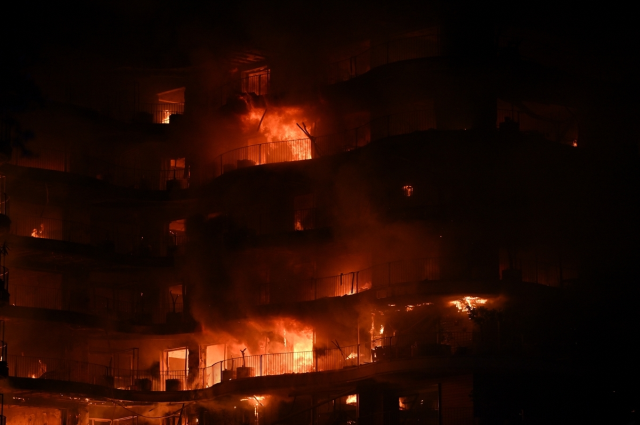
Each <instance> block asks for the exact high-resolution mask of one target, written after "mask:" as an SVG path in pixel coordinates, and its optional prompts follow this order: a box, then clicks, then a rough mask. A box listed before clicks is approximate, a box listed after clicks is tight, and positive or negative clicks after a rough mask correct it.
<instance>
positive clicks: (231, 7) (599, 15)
mask: <svg viewBox="0 0 640 425" xmlns="http://www.w3.org/2000/svg"><path fill="white" fill-rule="evenodd" d="M346 3H348V4H345V2H340V1H327V2H321V3H319V2H317V3H304V2H262V1H255V0H254V1H251V0H243V1H228V2H210V3H203V2H175V1H164V0H163V1H151V0H140V1H92V2H33V1H26V2H14V4H13V5H11V6H9V7H7V8H4V10H3V15H4V17H5V19H4V24H3V32H5V33H6V34H5V35H4V36H2V44H3V45H4V46H3V50H7V51H9V52H11V51H13V52H14V53H15V52H16V50H17V51H18V52H20V53H21V54H25V53H27V54H29V55H36V56H38V57H47V56H49V55H50V54H57V52H59V51H61V50H62V51H67V52H73V54H75V55H78V56H80V55H88V54H95V55H97V56H99V57H101V58H102V59H106V60H107V61H109V62H111V61H112V62H114V63H115V64H117V65H120V66H127V65H130V66H140V65H144V66H150V67H156V66H157V67H164V66H169V67H176V66H184V65H188V64H189V63H190V62H192V57H191V54H192V53H193V52H194V51H197V50H198V49H207V50H209V51H212V52H214V53H216V52H220V53H224V52H225V51H227V50H228V49H233V48H235V47H237V46H252V45H253V46H256V47H259V48H264V47H266V48H267V49H268V48H269V45H268V44H269V43H270V42H272V43H273V42H274V41H275V40H286V39H288V38H291V37H293V38H296V39H297V40H299V44H300V45H303V44H308V45H310V46H311V45H313V44H315V43H317V42H318V40H332V39H340V40H345V39H349V38H353V39H357V38H361V37H366V36H368V35H370V34H371V33H372V32H385V31H389V32H392V31H393V29H394V28H395V27H396V26H398V25H406V24H410V25H411V24H412V25H415V26H420V25H422V26H428V25H429V24H431V23H432V22H434V21H435V22H443V21H444V22H452V21H462V20H469V21H474V22H475V24H477V25H482V26H484V25H490V26H493V27H494V28H496V29H498V30H502V31H505V30H509V29H510V28H515V29H517V31H518V32H520V33H521V34H523V37H524V38H527V37H528V34H532V33H537V34H539V33H540V32H542V33H543V34H545V36H544V37H542V38H540V39H539V40H538V41H537V43H538V45H539V47H538V48H539V49H541V50H544V51H545V52H546V53H547V54H549V55H550V57H551V58H552V59H553V60H555V61H557V62H558V63H559V65H560V66H563V67H566V68H570V69H571V70H572V71H574V72H584V73H586V74H587V75H590V76H597V77H601V78H602V77H604V78H606V79H614V80H617V81H621V80H624V81H625V82H626V83H631V82H632V81H635V75H636V74H637V72H636V71H637V66H635V60H634V56H635V54H634V53H635V52H636V50H637V49H636V47H637V43H636V40H635V38H636V36H637V34H636V32H637V31H636V25H635V23H634V22H633V16H634V15H633V14H632V13H630V10H625V8H624V7H622V6H619V5H618V6H615V5H612V4H607V7H606V8H604V7H602V5H601V4H597V3H593V4H591V5H590V4H587V3H583V4H581V5H580V8H578V7H576V6H575V5H568V4H562V2H555V3H551V2H549V3H547V4H545V3H541V2H535V4H534V3H530V4H524V3H523V4H521V2H503V3H500V2H489V3H484V4H482V5H475V6H473V7H472V8H469V5H465V6H458V5H456V4H455V3H452V2H426V3H423V4H422V5H420V6H416V5H415V2H408V1H402V2H385V3H384V4H383V3H382V2H378V3H376V2H373V3H372V2H363V1H362V2H346ZM7 22H8V23H7ZM425 24H426V25H425ZM266 35H268V36H266ZM276 42H277V41H276ZM4 56H5V57H7V56H6V55H4Z"/></svg>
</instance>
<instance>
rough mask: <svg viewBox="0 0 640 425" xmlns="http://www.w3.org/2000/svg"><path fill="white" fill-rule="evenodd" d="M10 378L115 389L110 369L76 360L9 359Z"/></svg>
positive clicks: (14, 357)
mask: <svg viewBox="0 0 640 425" xmlns="http://www.w3.org/2000/svg"><path fill="white" fill-rule="evenodd" d="M8 366H9V376H14V377H19V378H33V379H53V380H57V381H70V382H80V383H85V384H94V385H102V386H107V387H113V377H112V376H111V371H110V369H109V367H107V366H102V365H97V364H92V363H86V362H78V361H74V360H62V359H52V358H45V357H24V356H15V355H14V356H9V357H8Z"/></svg>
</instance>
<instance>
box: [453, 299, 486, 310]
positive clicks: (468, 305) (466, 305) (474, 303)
mask: <svg viewBox="0 0 640 425" xmlns="http://www.w3.org/2000/svg"><path fill="white" fill-rule="evenodd" d="M487 301H488V300H487V299H485V298H479V297H464V298H461V299H459V300H454V301H450V302H449V304H451V305H453V306H455V307H456V308H457V309H458V311H469V310H473V309H474V308H477V307H478V306H481V305H484V304H486V303H487Z"/></svg>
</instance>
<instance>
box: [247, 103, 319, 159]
mask: <svg viewBox="0 0 640 425" xmlns="http://www.w3.org/2000/svg"><path fill="white" fill-rule="evenodd" d="M248 109H249V112H248V113H247V114H245V115H243V116H242V122H243V124H244V126H245V129H246V131H247V132H248V135H249V145H250V146H252V145H255V144H260V143H273V142H286V147H287V148H288V149H289V150H290V151H291V153H290V157H291V160H292V161H302V160H305V159H311V141H310V140H308V138H307V136H306V135H305V134H304V133H303V132H302V131H301V130H300V128H299V127H298V124H300V125H302V123H311V122H312V121H311V120H310V119H309V117H308V115H307V114H306V113H305V112H304V110H303V109H302V108H300V107H294V106H288V107H284V106H283V107H275V106H268V107H267V108H266V109H263V108H256V107H254V106H253V105H250V104H249V105H248ZM308 129H309V131H310V132H311V134H313V133H314V131H315V125H310V126H309V127H308ZM301 139H307V142H306V143H304V142H303V143H300V140H301ZM296 141H297V142H296ZM283 146H284V145H283ZM278 148H280V149H282V147H281V146H271V147H270V149H271V150H275V149H278Z"/></svg>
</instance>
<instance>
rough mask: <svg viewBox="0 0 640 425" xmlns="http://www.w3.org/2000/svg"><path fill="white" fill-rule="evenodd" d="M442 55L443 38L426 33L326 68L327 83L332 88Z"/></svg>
mask: <svg viewBox="0 0 640 425" xmlns="http://www.w3.org/2000/svg"><path fill="white" fill-rule="evenodd" d="M440 54H441V53H440V34H439V33H438V31H437V30H433V31H431V33H430V34H426V33H424V34H420V35H415V36H409V37H403V38H398V39H395V40H390V41H387V42H385V43H381V44H377V45H375V46H373V47H371V48H369V49H367V50H365V51H363V52H361V53H359V54H357V55H354V56H351V57H350V58H348V59H344V60H341V61H338V62H334V63H332V64H330V65H329V66H328V67H327V70H326V80H327V83H329V84H335V83H339V82H342V81H347V80H350V79H352V78H356V77H358V76H360V75H363V74H365V73H367V72H369V71H370V70H372V69H374V68H377V67H380V66H383V65H387V64H390V63H394V62H400V61H405V60H412V59H421V58H429V57H436V56H440Z"/></svg>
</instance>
